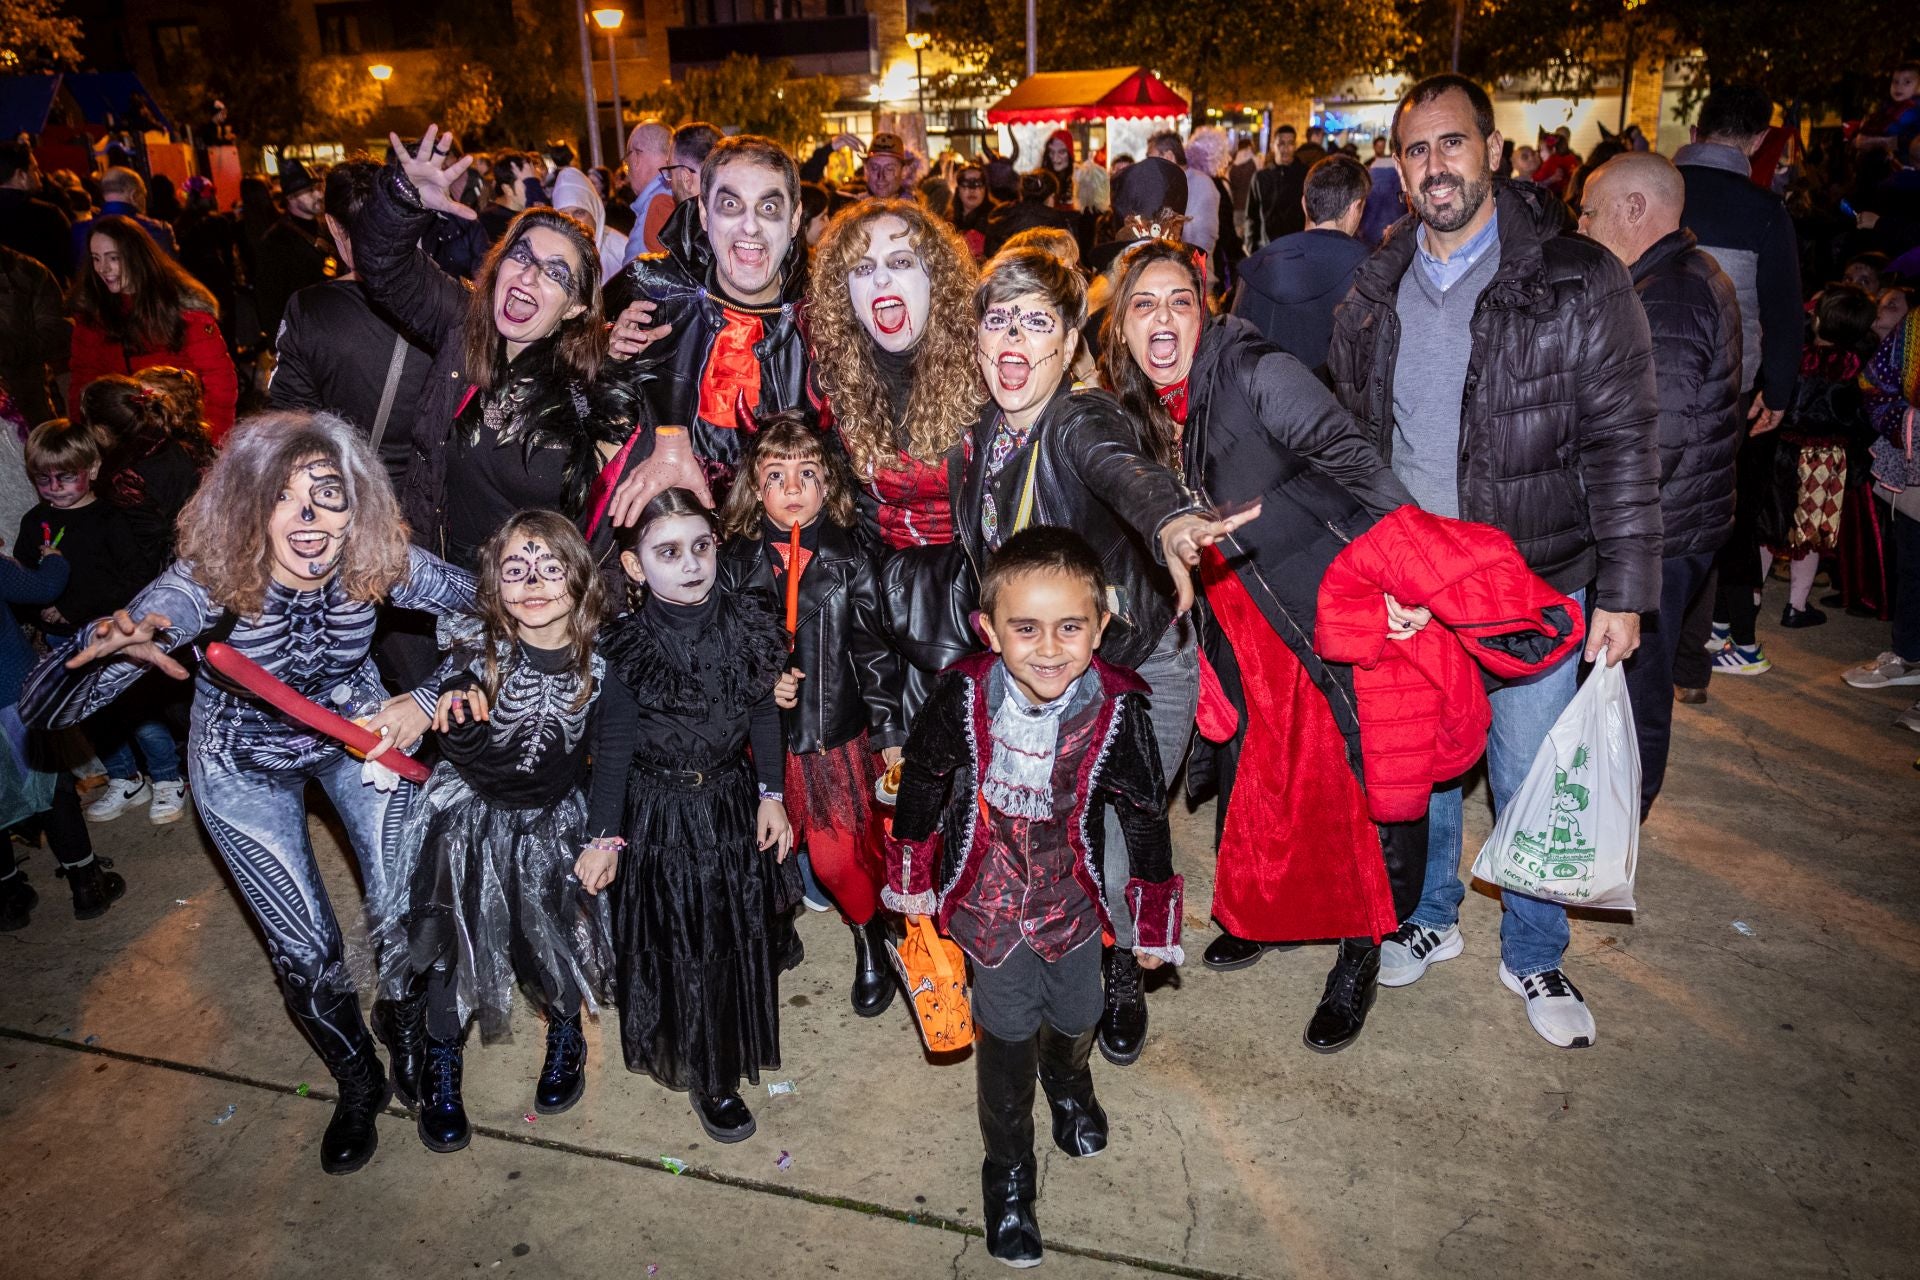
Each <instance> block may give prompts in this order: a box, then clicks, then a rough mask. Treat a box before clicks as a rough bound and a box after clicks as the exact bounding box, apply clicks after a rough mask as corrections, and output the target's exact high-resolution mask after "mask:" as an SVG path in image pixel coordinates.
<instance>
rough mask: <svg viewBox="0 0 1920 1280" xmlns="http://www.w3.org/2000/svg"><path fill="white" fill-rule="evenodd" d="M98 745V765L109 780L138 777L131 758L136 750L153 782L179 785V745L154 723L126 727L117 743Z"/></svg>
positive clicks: (137, 765)
mask: <svg viewBox="0 0 1920 1280" xmlns="http://www.w3.org/2000/svg"><path fill="white" fill-rule="evenodd" d="M100 745H101V750H100V763H101V764H103V765H105V766H106V769H107V776H108V777H110V778H137V777H139V776H140V766H139V764H137V763H136V762H135V760H134V756H133V749H134V748H135V747H136V746H137V747H139V748H140V755H141V757H142V758H143V759H145V760H146V762H147V776H148V777H150V778H152V779H153V780H154V781H155V782H178V781H180V747H179V744H178V743H176V742H174V740H173V732H172V730H170V729H168V728H167V726H166V725H164V724H162V723H161V722H160V721H158V720H142V721H140V722H139V723H138V724H133V725H128V726H127V734H126V736H125V737H122V738H121V739H120V740H119V742H118V743H116V744H114V745H112V746H107V745H106V744H100Z"/></svg>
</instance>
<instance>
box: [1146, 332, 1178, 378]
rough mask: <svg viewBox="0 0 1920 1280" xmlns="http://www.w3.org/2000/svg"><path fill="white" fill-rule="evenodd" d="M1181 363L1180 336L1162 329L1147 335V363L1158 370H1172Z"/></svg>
mask: <svg viewBox="0 0 1920 1280" xmlns="http://www.w3.org/2000/svg"><path fill="white" fill-rule="evenodd" d="M1179 362H1180V335H1179V334H1177V333H1175V332H1174V331H1173V330H1171V329H1160V330H1157V331H1155V332H1153V333H1150V334H1148V335H1147V363H1148V364H1150V365H1152V366H1153V367H1154V368H1156V369H1171V368H1173V366H1174V365H1176V364H1178V363H1179Z"/></svg>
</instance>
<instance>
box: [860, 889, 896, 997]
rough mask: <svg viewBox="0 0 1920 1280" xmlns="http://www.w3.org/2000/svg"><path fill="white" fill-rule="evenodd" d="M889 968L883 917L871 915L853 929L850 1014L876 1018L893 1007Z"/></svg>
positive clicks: (885, 923)
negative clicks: (852, 1012) (851, 1005)
mask: <svg viewBox="0 0 1920 1280" xmlns="http://www.w3.org/2000/svg"><path fill="white" fill-rule="evenodd" d="M893 986H894V983H893V966H892V965H891V964H890V963H888V961H887V918H886V917H885V916H883V915H879V914H877V913H876V914H875V915H874V917H873V919H871V920H869V921H867V922H866V923H865V924H856V925H854V926H853V1011H854V1012H855V1013H857V1014H859V1015H860V1016H861V1017H863V1018H877V1017H879V1016H880V1015H881V1014H883V1013H885V1012H886V1011H887V1009H888V1008H889V1007H890V1006H891V1005H892V1004H893Z"/></svg>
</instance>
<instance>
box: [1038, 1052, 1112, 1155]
mask: <svg viewBox="0 0 1920 1280" xmlns="http://www.w3.org/2000/svg"><path fill="white" fill-rule="evenodd" d="M1093 1034H1094V1033H1093V1032H1091V1031H1087V1032H1083V1033H1082V1034H1080V1035H1077V1036H1068V1035H1062V1034H1061V1033H1060V1032H1058V1031H1055V1030H1054V1029H1053V1028H1052V1027H1050V1026H1048V1025H1047V1024H1046V1023H1044V1022H1043V1023H1041V1024H1040V1087H1041V1088H1042V1089H1045V1090H1046V1093H1047V1109H1048V1110H1049V1111H1051V1112H1052V1113H1053V1145H1054V1146H1056V1147H1058V1148H1060V1149H1061V1150H1062V1151H1064V1152H1066V1153H1067V1154H1068V1155H1070V1156H1073V1157H1075V1158H1078V1157H1081V1156H1097V1155H1099V1154H1100V1153H1101V1152H1102V1151H1105V1150H1106V1149H1107V1113H1106V1112H1105V1111H1103V1110H1101V1109H1100V1100H1099V1099H1098V1098H1095V1097H1094V1096H1093V1070H1092V1068H1091V1067H1089V1066H1088V1065H1087V1059H1088V1056H1089V1055H1090V1054H1091V1053H1092V1051H1093Z"/></svg>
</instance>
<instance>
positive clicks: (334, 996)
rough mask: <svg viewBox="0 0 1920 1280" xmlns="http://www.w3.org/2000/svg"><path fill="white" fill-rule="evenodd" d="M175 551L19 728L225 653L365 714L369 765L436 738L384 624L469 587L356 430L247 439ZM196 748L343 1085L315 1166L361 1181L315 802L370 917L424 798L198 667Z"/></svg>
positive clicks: (354, 1058) (216, 817) (201, 786)
mask: <svg viewBox="0 0 1920 1280" xmlns="http://www.w3.org/2000/svg"><path fill="white" fill-rule="evenodd" d="M179 545H180V559H179V560H177V561H175V562H174V563H173V564H172V565H171V566H169V567H168V568H167V569H165V570H164V571H162V573H161V574H160V576H159V577H157V578H155V579H154V580H153V581H152V582H150V583H149V584H147V586H146V587H145V588H144V589H143V590H142V591H141V592H140V593H139V594H138V595H137V596H135V597H134V598H133V601H132V603H130V604H128V605H127V607H126V608H125V609H123V610H121V611H120V612H118V613H116V614H114V615H113V616H112V617H110V618H101V619H98V620H97V621H93V622H90V623H88V624H87V625H85V626H83V627H81V629H80V631H79V632H78V634H76V635H75V636H74V637H73V639H72V640H70V641H68V642H67V643H65V644H64V645H60V646H58V647H56V648H55V649H54V651H53V652H52V653H51V654H49V655H48V656H47V658H46V660H45V661H43V662H41V663H40V665H39V666H38V667H36V668H35V669H34V671H33V673H32V674H31V675H29V676H28V677H27V684H26V687H25V688H24V689H23V690H22V691H21V696H20V714H21V718H22V719H23V720H26V721H28V722H29V723H32V724H35V725H39V726H48V727H63V726H66V725H72V724H77V723H79V722H80V721H81V720H83V719H85V718H86V717H88V716H90V715H92V714H94V713H95V712H97V711H99V710H100V709H101V708H102V707H104V706H106V705H107V704H108V703H110V702H112V701H113V700H114V699H115V698H117V697H119V696H120V695H121V694H123V693H125V692H126V691H127V690H128V689H129V688H131V687H132V686H133V685H134V684H136V683H137V682H138V681H139V680H140V678H141V677H142V676H144V675H146V674H147V672H148V671H150V670H155V669H157V670H160V671H162V672H165V673H166V674H167V675H170V676H173V677H175V678H176V679H185V678H186V677H187V671H186V669H185V668H184V667H182V666H181V665H180V663H179V662H177V661H175V660H174V658H173V657H172V656H170V655H171V654H173V653H176V652H178V651H179V650H181V649H183V648H185V647H186V646H188V645H192V644H195V643H197V642H199V641H201V640H222V641H224V642H225V643H227V644H228V645H230V646H232V647H233V648H234V649H235V650H237V651H238V652H239V653H240V654H242V655H243V656H245V657H247V658H250V659H251V660H252V661H253V662H254V663H256V664H257V665H258V666H260V667H262V668H264V669H265V670H266V671H267V672H268V674H270V675H272V676H274V677H275V678H277V679H279V680H280V681H282V682H283V683H285V684H287V685H289V686H291V687H292V689H293V690H294V692H296V693H298V694H300V695H301V696H303V697H305V698H308V699H311V700H313V701H316V702H319V703H322V704H323V705H325V706H326V707H328V708H329V709H332V710H335V711H337V712H338V713H339V714H341V715H343V716H347V717H363V718H364V723H365V724H366V725H367V727H368V728H370V729H372V730H374V731H375V732H377V733H378V734H380V736H381V737H383V738H384V739H385V740H386V741H385V742H384V743H382V744H381V746H380V747H379V748H378V749H376V750H375V751H373V752H371V753H369V757H368V758H369V760H371V759H372V758H373V757H375V756H378V755H379V754H381V753H382V752H384V751H385V750H387V748H388V746H390V745H398V746H400V747H401V748H403V749H404V748H405V747H406V746H407V745H408V744H409V743H411V742H412V741H413V740H414V739H417V738H418V737H419V736H420V735H421V733H422V732H424V731H425V729H426V727H427V724H428V722H429V717H430V715H431V712H432V708H433V705H434V702H435V700H436V699H437V698H438V696H439V686H438V682H437V681H430V682H429V683H428V684H427V685H426V686H425V687H423V688H422V689H420V690H416V691H415V692H414V693H413V694H411V695H402V696H400V697H397V698H388V697H386V691H385V690H384V689H383V688H381V686H380V678H379V676H378V675H377V674H376V673H375V671H374V666H373V662H372V660H371V658H370V657H369V656H368V649H369V646H370V645H371V643H372V640H373V624H374V609H375V607H376V606H377V605H379V604H389V603H390V604H393V605H395V606H398V607H399V608H402V609H422V610H425V611H427V612H430V613H435V614H445V613H456V612H469V611H471V610H472V608H473V579H472V578H470V577H468V576H467V575H466V574H465V573H463V572H461V571H460V570H458V569H455V568H452V567H451V566H449V565H447V564H446V563H444V562H443V561H441V560H439V559H438V558H436V557H435V556H433V555H431V554H430V553H428V552H426V551H423V550H421V549H420V548H419V547H415V546H412V545H410V544H409V542H408V540H407V526H406V522H405V521H403V520H402V519H401V518H400V508H399V504H398V503H397V502H395V500H394V496H393V489H392V486H391V485H390V483H389V482H388V480H387V473H386V469H385V468H384V467H382V466H381V465H380V461H379V459H378V458H376V457H375V456H374V453H373V450H372V448H371V446H369V445H368V444H367V442H366V440H365V439H364V438H362V436H361V435H360V433H359V432H358V431H356V430H355V429H354V428H353V427H351V426H349V425H348V424H347V423H346V422H345V421H343V420H341V419H340V418H336V417H334V416H333V415H331V414H326V413H269V414H263V415H261V416H259V417H256V418H253V419H250V420H248V421H246V422H242V423H241V424H240V425H239V426H238V427H236V428H234V431H233V434H231V435H230V436H228V437H227V442H226V449H225V451H224V452H223V453H222V454H221V455H220V458H219V460H218V461H216V462H215V463H214V464H213V466H212V467H211V468H210V469H209V470H208V471H207V474H206V478H205V479H204V480H203V481H202V483H201V487H200V491H199V492H198V493H197V494H195V495H194V498H193V500H192V501H191V502H189V503H188V504H187V507H186V509H185V510H184V511H182V512H181V513H180V543H179ZM187 746H188V781H189V783H190V785H191V788H192V791H193V799H194V803H195V805H196V807H197V808H198V809H199V811H200V818H201V821H202V822H204V823H205V824H206V828H207V834H208V835H209V836H211V837H212V839H213V843H214V847H215V848H216V849H217V850H218V851H219V853H220V858H221V860H222V861H223V862H225V863H226V866H227V870H228V871H229V872H230V873H232V876H233V881H234V884H235V886H236V887H238V889H239V890H240V896H241V900H242V901H243V902H244V903H245V904H246V907H247V911H248V913H249V914H250V915H252V917H253V921H254V924H255V925H256V926H258V927H259V930H260V933H261V935H262V937H264V938H265V940H266V944H267V954H268V958H269V959H270V960H271V961H272V963H273V970H274V973H275V974H277V975H278V977H279V980H280V989H281V994H282V995H283V996H284V997H285V998H286V1002H287V1008H288V1010H289V1011H290V1012H291V1013H292V1014H293V1019H294V1021H295V1022H296V1023H298V1024H299V1026H300V1029H301V1031H302V1032H304V1033H305V1034H306V1037H307V1039H308V1041H309V1042H311V1043H312V1045H313V1047H314V1049H315V1050H316V1051H317V1052H318V1053H319V1054H320V1056H321V1058H322V1059H323V1060H324V1061H325V1062H326V1064H327V1068H328V1070H329V1071H331V1072H332V1074H333V1078H334V1079H335V1080H336V1081H337V1082H338V1084H339V1090H338V1101H337V1103H336V1104H335V1106H334V1112H333V1122H332V1123H331V1124H329V1125H328V1126H327V1131H326V1134H325V1135H324V1136H323V1137H322V1138H321V1140H320V1165H321V1167H322V1168H323V1169H325V1170H326V1171H327V1172H328V1173H351V1172H353V1171H354V1170H355V1169H358V1168H359V1167H360V1166H361V1165H364V1164H365V1163H366V1162H367V1160H368V1159H369V1158H370V1157H371V1156H372V1155H373V1150H374V1147H375V1145H376V1143H377V1135H376V1133H375V1130H374V1117H375V1116H377V1115H378V1114H379V1113H380V1112H381V1111H382V1110H384V1109H385V1107H386V1105H387V1100H388V1097H389V1096H390V1090H389V1086H388V1082H387V1072H386V1069H385V1068H384V1067H382V1066H381V1063H380V1058H379V1056H378V1055H377V1054H376V1053H375V1052H374V1048H373V1041H372V1039H371V1038H370V1037H369V1036H368V1034H367V1028H366V1025H365V1023H363V1022H362V1021H361V1017H360V998H359V994H358V992H357V991H356V990H355V986H354V979H353V975H352V974H351V973H350V972H349V971H348V969H347V964H346V959H345V954H344V949H343V947H342V944H341V938H340V926H339V924H338V922H337V921H336V920H335V919H334V915H333V908H332V907H331V906H330V905H329V904H328V900H327V891H326V887H325V885H324V883H323V882H322V879H321V875H320V868H319V864H318V862H317V861H316V860H315V858H314V853H313V844H312V841H311V840H310V839H309V837H308V833H307V809H306V799H305V796H306V790H307V784H308V783H309V782H317V783H319V784H320V787H321V789H322V790H324V791H325V792H326V793H327V797H328V799H330V800H331V801H332V802H333V807H334V809H335V810H336V811H337V812H338V813H339V815H340V820H341V824H342V825H343V826H344V827H345V829H346V832H347V837H348V840H349V841H350V843H351V844H352V846H353V852H354V856H355V858H356V859H357V860H358V861H359V863H360V873H361V879H362V881H363V883H364V884H365V886H366V891H367V898H368V900H369V901H370V902H373V901H380V900H381V899H382V897H383V893H382V891H383V889H384V888H385V880H386V875H387V871H388V868H389V865H390V862H389V856H388V854H389V851H388V849H387V848H386V843H385V842H386V841H387V840H389V839H391V838H392V835H393V833H395V832H397V831H398V830H399V828H400V825H401V819H402V818H403V817H404V816H405V813H406V809H407V806H408V804H409V803H410V802H411V799H412V795H413V788H412V786H411V785H410V784H408V783H405V782H402V781H400V780H399V779H398V778H397V777H395V776H394V775H393V774H392V773H389V772H388V771H387V770H385V769H377V768H375V767H373V766H371V765H362V763H361V762H360V761H359V760H357V759H355V758H354V757H352V756H350V755H348V754H347V750H346V748H345V747H344V746H342V745H341V744H340V743H339V742H337V741H335V740H334V739H333V738H331V737H328V736H326V735H324V734H320V733H315V732H312V731H311V730H308V729H305V728H303V727H301V726H300V725H298V724H297V723H295V722H294V721H292V720H290V719H288V718H286V717H285V716H284V715H283V714H282V713H281V712H279V711H278V710H277V709H275V708H274V707H273V706H271V705H269V704H267V703H265V702H263V701H261V700H260V699H258V698H256V697H254V696H253V695H252V694H250V693H247V692H246V691H244V690H242V689H239V688H236V687H235V686H234V685H232V684H229V683H227V682H225V681H224V680H222V679H220V678H218V677H216V676H215V675H214V673H213V672H212V671H211V670H210V669H209V668H207V667H204V666H203V667H201V669H200V673H199V675H198V677H197V678H196V680H195V686H194V695H193V720H192V728H191V730H190V731H189V733H188V743H187ZM376 923H377V922H376ZM411 1008H412V1006H409V1007H408V1008H400V1009H396V1010H395V1014H394V1019H393V1020H392V1021H391V1022H390V1023H389V1027H388V1033H389V1042H390V1044H393V1045H394V1054H395V1058H394V1080H395V1081H396V1083H398V1084H399V1085H400V1086H401V1088H402V1093H403V1095H404V1096H405V1097H406V1098H408V1099H409V1100H411V1098H412V1096H413V1095H412V1087H413V1086H412V1079H413V1077H414V1076H415V1075H416V1074H417V1067H418V1062H417V1059H418V1058H419V1056H420V1048H419V1043H420V1041H421V1039H422V1037H421V1035H420V1033H419V1025H418V1024H419V1018H418V1012H417V1010H414V1011H412V1012H410V1010H411ZM409 1027H410V1028H412V1031H411V1032H409V1031H408V1030H407V1028H409ZM409 1037H411V1038H409ZM409 1054H411V1056H412V1059H414V1062H413V1065H412V1066H409V1065H408V1060H409Z"/></svg>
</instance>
